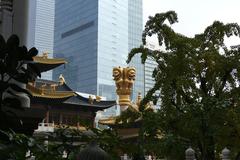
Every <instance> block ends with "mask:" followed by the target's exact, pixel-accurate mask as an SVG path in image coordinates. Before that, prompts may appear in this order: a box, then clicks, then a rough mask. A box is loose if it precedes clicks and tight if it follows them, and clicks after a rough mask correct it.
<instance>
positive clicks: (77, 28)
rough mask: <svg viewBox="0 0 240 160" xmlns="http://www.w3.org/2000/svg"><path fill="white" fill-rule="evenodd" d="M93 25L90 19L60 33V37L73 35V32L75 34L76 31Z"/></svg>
mask: <svg viewBox="0 0 240 160" xmlns="http://www.w3.org/2000/svg"><path fill="white" fill-rule="evenodd" d="M93 25H94V21H90V22H88V23H85V24H83V25H81V26H79V27H76V28H74V29H71V30H70V31H67V32H65V33H63V34H62V38H65V37H68V36H71V35H73V34H75V33H77V32H81V31H83V30H85V29H87V28H89V27H91V26H93Z"/></svg>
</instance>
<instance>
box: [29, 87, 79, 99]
mask: <svg viewBox="0 0 240 160" xmlns="http://www.w3.org/2000/svg"><path fill="white" fill-rule="evenodd" d="M27 89H28V91H29V92H30V93H31V94H32V96H33V97H40V98H50V99H61V98H69V97H73V96H76V94H75V92H73V91H52V90H41V89H39V88H36V87H34V86H32V85H29V84H28V85H27Z"/></svg>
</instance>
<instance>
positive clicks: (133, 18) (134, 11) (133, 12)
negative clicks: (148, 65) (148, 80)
mask: <svg viewBox="0 0 240 160" xmlns="http://www.w3.org/2000/svg"><path fill="white" fill-rule="evenodd" d="M128 7H129V8H128V50H129V52H130V51H131V49H132V48H136V47H139V46H140V45H141V43H142V30H143V27H142V26H143V8H142V0H129V1H128ZM130 66H134V67H135V68H136V69H137V74H136V81H135V83H134V86H133V97H132V98H133V100H135V99H136V97H137V95H138V92H141V93H142V94H144V65H143V64H141V58H140V55H136V56H134V57H133V59H132V61H131V63H130Z"/></svg>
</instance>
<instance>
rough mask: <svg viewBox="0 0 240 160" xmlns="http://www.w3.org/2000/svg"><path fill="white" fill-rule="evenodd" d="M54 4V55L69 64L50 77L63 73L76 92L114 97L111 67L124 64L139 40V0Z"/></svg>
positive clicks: (140, 27)
mask: <svg viewBox="0 0 240 160" xmlns="http://www.w3.org/2000/svg"><path fill="white" fill-rule="evenodd" d="M55 3H56V5H55V34H54V56H55V57H62V58H65V59H66V60H67V61H68V64H67V65H66V68H65V69H63V68H59V69H58V70H56V71H54V74H53V77H54V78H55V79H57V78H58V76H59V75H60V74H63V75H64V77H65V79H66V82H67V84H68V85H70V86H71V87H72V88H74V89H75V90H77V91H80V92H85V93H90V94H97V95H101V96H104V97H107V99H115V98H116V94H115V84H114V81H113V80H112V68H113V67H116V66H127V64H126V59H127V55H128V52H129V50H130V49H131V48H133V47H138V46H139V44H140V42H141V33H142V0H131V1H130V0H89V1H84V0H78V1H75V0H69V1H60V0H56V2H55ZM131 65H133V66H135V65H134V62H133V63H132V64H131ZM138 70H139V68H137V71H138ZM142 71H143V68H142ZM139 73H140V72H139ZM142 82H143V81H142Z"/></svg>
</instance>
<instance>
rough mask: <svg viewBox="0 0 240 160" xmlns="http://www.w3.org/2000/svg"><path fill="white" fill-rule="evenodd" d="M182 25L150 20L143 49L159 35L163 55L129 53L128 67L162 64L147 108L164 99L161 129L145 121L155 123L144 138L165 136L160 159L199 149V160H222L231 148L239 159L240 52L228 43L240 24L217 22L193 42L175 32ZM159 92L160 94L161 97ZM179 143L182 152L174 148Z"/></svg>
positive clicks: (170, 15) (159, 17) (172, 16)
mask: <svg viewBox="0 0 240 160" xmlns="http://www.w3.org/2000/svg"><path fill="white" fill-rule="evenodd" d="M166 20H168V22H169V24H170V25H169V24H167V23H165V22H166ZM177 20H178V19H177V14H176V13H175V12H174V11H169V12H166V13H160V14H156V15H155V16H154V17H149V20H148V22H147V23H146V26H145V30H144V32H143V38H142V39H143V44H144V45H145V44H146V38H147V36H152V35H157V37H158V42H159V45H160V46H162V49H161V50H153V51H150V50H149V49H148V48H145V46H140V47H139V48H135V49H132V51H131V52H130V53H129V57H128V60H127V62H130V61H131V59H132V57H133V56H134V55H136V54H139V53H141V58H142V62H143V63H145V61H146V59H147V58H150V59H152V60H154V61H155V62H156V63H157V66H156V68H155V69H154V71H153V74H152V76H153V78H154V79H155V81H156V82H155V85H154V86H153V88H152V89H151V90H150V91H149V92H148V93H147V95H146V97H145V98H144V99H143V101H142V102H141V107H142V108H143V107H144V106H145V105H146V104H147V103H148V102H149V101H151V100H155V101H156V100H158V99H161V102H162V104H161V108H160V109H159V111H158V112H157V113H155V114H156V121H157V122H158V123H156V121H155V120H153V121H151V119H150V118H149V117H150V116H151V117H152V116H153V115H151V114H150V115H147V114H146V116H143V121H145V119H146V120H147V121H148V120H149V119H150V121H149V123H148V122H147V121H146V125H145V126H146V127H144V133H145V132H146V133H148V132H149V133H151V134H150V135H152V136H153V137H154V136H155V135H156V131H157V130H160V131H161V135H162V138H160V139H159V140H158V142H159V145H160V146H161V149H160V150H159V152H160V153H156V154H161V155H162V156H165V157H169V158H171V157H173V158H174V159H183V158H182V157H183V156H184V155H183V154H184V150H185V149H186V148H187V147H188V146H189V145H191V146H192V147H193V148H195V150H196V152H197V157H198V159H216V158H218V157H219V152H220V150H221V149H222V148H224V147H225V146H228V147H229V148H230V149H231V150H232V151H233V155H234V154H237V152H239V149H238V148H239V144H240V143H239V141H240V139H239V127H240V126H239V118H238V117H239V116H240V115H239V103H240V99H239V95H240V92H239V91H240V90H239V89H240V88H239V79H240V63H239V61H240V50H239V48H229V47H227V46H226V44H225V39H226V38H228V37H231V36H238V37H239V36H240V27H239V25H238V24H236V23H229V24H223V23H222V22H219V21H215V22H213V24H212V25H210V26H209V27H207V28H206V29H205V31H204V32H203V33H201V34H196V35H195V36H194V37H187V36H184V35H182V34H179V33H176V32H175V31H174V30H173V29H172V28H171V25H172V24H174V23H176V22H177ZM156 91H159V92H160V94H159V95H158V96H156V94H155V93H156ZM152 123H153V126H151V124H152ZM148 126H150V127H149V128H148ZM154 127H155V128H154ZM152 129H153V130H152ZM153 131H154V132H155V133H154V132H153ZM230 139H231V140H230ZM176 140H177V141H176ZM173 141H175V142H177V143H176V144H179V145H180V146H182V148H179V145H173V144H174V143H173ZM164 143H165V145H163V144H164ZM169 145H171V150H172V151H176V152H177V151H178V150H179V149H180V150H181V154H177V153H172V152H169V150H168V149H167V148H168V146H169ZM156 152H157V151H156ZM176 155H179V157H176Z"/></svg>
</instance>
